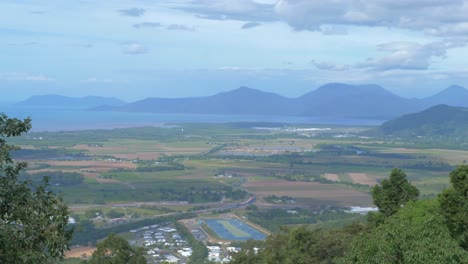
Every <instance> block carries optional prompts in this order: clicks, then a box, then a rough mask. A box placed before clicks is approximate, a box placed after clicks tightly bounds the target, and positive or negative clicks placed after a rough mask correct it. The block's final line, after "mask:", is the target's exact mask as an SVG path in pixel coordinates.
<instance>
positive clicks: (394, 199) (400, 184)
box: [369, 169, 419, 222]
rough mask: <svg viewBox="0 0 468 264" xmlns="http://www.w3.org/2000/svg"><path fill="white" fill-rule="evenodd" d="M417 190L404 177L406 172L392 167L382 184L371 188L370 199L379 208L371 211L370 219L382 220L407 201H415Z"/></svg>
mask: <svg viewBox="0 0 468 264" xmlns="http://www.w3.org/2000/svg"><path fill="white" fill-rule="evenodd" d="M418 196H419V190H418V189H417V188H416V187H414V186H413V185H411V184H410V183H409V182H408V180H407V179H406V174H405V173H404V172H403V171H402V170H400V169H393V170H392V172H391V173H390V177H389V179H384V180H383V181H382V186H379V185H376V186H374V188H373V189H372V199H373V200H374V204H375V205H376V206H377V207H378V208H379V211H378V212H377V213H371V214H370V215H369V216H370V219H372V220H374V221H376V222H383V220H384V219H385V218H388V217H389V216H391V215H393V214H395V213H396V212H398V210H400V208H401V207H403V206H404V205H405V204H406V203H407V202H409V201H416V200H417V199H418Z"/></svg>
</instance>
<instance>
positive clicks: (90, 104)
mask: <svg viewBox="0 0 468 264" xmlns="http://www.w3.org/2000/svg"><path fill="white" fill-rule="evenodd" d="M124 104H125V102H124V101H122V100H120V99H117V98H112V97H101V96H86V97H79V98H75V97H68V96H62V95H55V94H48V95H35V96H32V97H30V98H28V99H26V100H24V101H21V102H19V103H17V104H16V105H19V106H34V107H61V108H62V107H63V108H81V109H88V108H94V107H98V106H102V105H108V106H121V105H124Z"/></svg>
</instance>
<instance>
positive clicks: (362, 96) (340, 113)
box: [298, 83, 421, 118]
mask: <svg viewBox="0 0 468 264" xmlns="http://www.w3.org/2000/svg"><path fill="white" fill-rule="evenodd" d="M298 101H299V102H300V104H301V105H302V108H303V109H304V112H303V113H301V114H303V115H307V116H317V115H319V116H331V117H355V118H389V117H395V116H398V115H401V114H404V113H410V112H413V111H415V110H419V109H421V108H420V105H419V103H418V102H417V101H415V100H412V99H405V98H402V97H399V96H398V95H395V94H393V93H391V92H389V91H387V90H385V89H384V88H382V87H380V86H378V85H347V84H341V83H330V84H326V85H324V86H321V87H319V88H318V89H317V90H315V91H312V92H310V93H308V94H305V95H303V96H301V97H300V98H298Z"/></svg>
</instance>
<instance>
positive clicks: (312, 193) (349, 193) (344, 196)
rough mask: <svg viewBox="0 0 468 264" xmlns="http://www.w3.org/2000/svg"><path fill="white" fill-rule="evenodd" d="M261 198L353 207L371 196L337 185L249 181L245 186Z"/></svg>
mask: <svg viewBox="0 0 468 264" xmlns="http://www.w3.org/2000/svg"><path fill="white" fill-rule="evenodd" d="M244 186H245V187H246V188H247V189H248V190H249V191H250V192H253V193H255V194H256V195H257V196H258V197H259V198H264V197H266V196H270V195H276V196H290V197H294V198H311V199H317V200H324V201H327V200H329V201H334V202H338V203H340V204H346V205H352V204H355V203H356V201H362V200H368V197H369V195H368V194H365V193H362V192H359V191H357V190H353V189H349V188H346V187H343V186H340V185H335V184H321V183H316V182H289V181H282V180H258V181H252V180H250V181H248V182H247V183H246V184H245V185H244Z"/></svg>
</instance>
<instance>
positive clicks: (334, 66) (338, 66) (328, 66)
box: [312, 60, 352, 71]
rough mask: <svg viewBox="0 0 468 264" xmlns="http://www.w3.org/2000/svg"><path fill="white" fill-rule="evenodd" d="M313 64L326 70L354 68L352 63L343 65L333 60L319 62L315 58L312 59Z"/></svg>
mask: <svg viewBox="0 0 468 264" xmlns="http://www.w3.org/2000/svg"><path fill="white" fill-rule="evenodd" d="M312 64H313V65H314V66H315V67H316V68H317V69H319V70H325V71H347V70H349V69H351V68H352V67H351V66H350V65H341V64H335V63H331V62H317V61H315V60H313V61H312Z"/></svg>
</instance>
